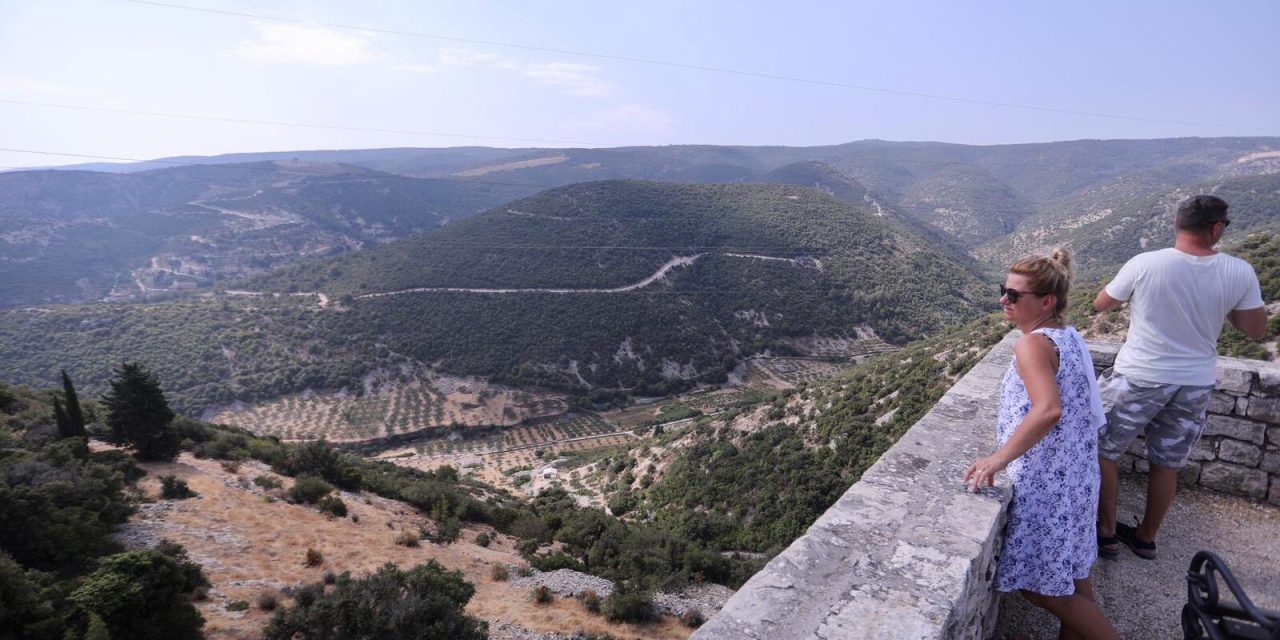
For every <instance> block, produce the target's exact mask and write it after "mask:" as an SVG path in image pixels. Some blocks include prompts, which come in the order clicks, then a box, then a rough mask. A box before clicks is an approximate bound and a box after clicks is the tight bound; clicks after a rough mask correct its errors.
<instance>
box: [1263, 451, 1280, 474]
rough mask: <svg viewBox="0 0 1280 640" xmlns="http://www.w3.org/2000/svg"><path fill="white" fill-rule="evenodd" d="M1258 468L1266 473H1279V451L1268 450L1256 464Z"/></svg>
mask: <svg viewBox="0 0 1280 640" xmlns="http://www.w3.org/2000/svg"><path fill="white" fill-rule="evenodd" d="M1258 468H1259V469H1262V470H1263V471H1266V472H1267V473H1274V474H1277V475H1280V451H1268V452H1267V453H1266V455H1264V456H1262V463H1261V464H1259V465H1258Z"/></svg>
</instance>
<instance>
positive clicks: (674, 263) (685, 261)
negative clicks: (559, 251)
mask: <svg viewBox="0 0 1280 640" xmlns="http://www.w3.org/2000/svg"><path fill="white" fill-rule="evenodd" d="M710 253H714V252H710ZM710 253H696V254H694V255H691V256H676V257H674V258H672V259H670V260H668V261H666V262H665V263H664V264H663V265H662V266H661V267H658V270H657V271H655V272H654V273H653V274H652V275H650V276H649V277H647V278H645V279H644V280H641V281H639V282H636V283H634V284H629V285H626V286H623V287H615V288H612V289H550V288H532V289H472V288H466V287H415V288H413V289H401V290H399V291H384V292H382V293H366V294H364V295H361V296H356V298H357V299H363V298H383V297H387V296H398V295H404V294H406V293H439V292H453V293H626V292H628V291H635V290H636V289H641V288H643V287H647V286H649V285H651V284H653V283H654V282H657V281H658V280H661V279H662V278H663V277H665V276H666V275H667V273H668V272H669V271H671V270H672V269H675V268H677V267H687V266H689V265H691V264H693V263H694V262H697V260H698V259H699V258H701V257H703V256H705V255H710ZM719 255H723V256H728V257H732V258H749V259H753V260H778V261H782V262H790V263H792V264H795V265H800V266H805V265H806V264H812V263H814V261H806V260H802V259H799V258H778V257H776V256H764V255H754V254H748V253H719ZM819 268H820V267H819Z"/></svg>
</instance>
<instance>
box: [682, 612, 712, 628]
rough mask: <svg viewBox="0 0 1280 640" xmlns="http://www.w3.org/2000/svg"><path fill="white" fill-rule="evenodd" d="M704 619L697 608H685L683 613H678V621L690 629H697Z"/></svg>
mask: <svg viewBox="0 0 1280 640" xmlns="http://www.w3.org/2000/svg"><path fill="white" fill-rule="evenodd" d="M706 621H707V619H706V618H704V617H703V616H702V612H701V611H698V610H697V609H685V610H684V613H682V614H680V622H682V623H684V626H686V627H689V628H690V629H697V628H698V627H701V626H702V623H704V622H706Z"/></svg>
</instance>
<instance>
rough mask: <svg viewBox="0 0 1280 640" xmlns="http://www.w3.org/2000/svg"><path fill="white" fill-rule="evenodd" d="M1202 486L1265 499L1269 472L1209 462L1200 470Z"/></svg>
mask: <svg viewBox="0 0 1280 640" xmlns="http://www.w3.org/2000/svg"><path fill="white" fill-rule="evenodd" d="M1200 484H1202V485H1204V486H1206V487H1208V488H1210V489H1213V490H1215V491H1221V492H1223V493H1230V494H1234V495H1238V496H1245V497H1249V498H1264V497H1266V495H1267V472H1265V471H1262V470H1260V469H1250V468H1248V467H1242V466H1240V465H1235V464H1230V463H1226V462H1207V463H1205V465H1204V467H1203V468H1202V469H1201V470H1200Z"/></svg>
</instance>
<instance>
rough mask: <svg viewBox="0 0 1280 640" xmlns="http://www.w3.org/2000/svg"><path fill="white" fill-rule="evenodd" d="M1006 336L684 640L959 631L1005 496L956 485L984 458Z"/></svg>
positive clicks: (1008, 353) (1009, 346) (983, 583)
mask: <svg viewBox="0 0 1280 640" xmlns="http://www.w3.org/2000/svg"><path fill="white" fill-rule="evenodd" d="M1017 337H1018V335H1017V333H1016V332H1014V333H1011V334H1010V335H1008V336H1006V337H1005V339H1004V340H1002V341H1001V342H1000V343H999V344H998V345H996V346H995V347H994V348H993V349H992V350H991V352H990V353H989V354H988V355H987V356H986V357H985V358H983V360H982V361H981V362H979V363H978V364H977V365H975V366H974V367H973V369H971V370H970V371H969V373H968V374H966V375H965V376H964V377H963V378H961V379H960V381H959V382H957V383H956V384H955V386H953V387H952V388H951V390H950V391H948V392H947V394H946V395H944V396H943V397H942V399H941V400H939V401H938V403H937V404H936V405H934V407H933V408H932V409H930V410H929V412H928V413H927V414H925V416H924V417H922V418H921V419H920V420H919V421H918V422H916V424H915V425H914V426H912V427H911V429H910V430H908V431H907V433H905V434H904V435H903V436H902V437H901V438H900V439H899V440H898V442H897V443H895V444H894V445H893V446H892V447H890V449H889V450H888V451H887V452H885V454H884V455H882V456H881V457H880V459H879V460H877V461H876V463H875V464H873V465H872V466H871V468H869V469H868V470H867V471H866V473H864V474H863V476H862V478H861V480H859V481H858V482H857V483H855V484H854V485H853V486H852V487H850V488H849V490H848V491H847V492H846V493H845V494H844V495H843V496H842V497H841V498H840V499H839V500H838V501H837V502H836V504H835V505H833V506H832V507H831V508H830V509H828V510H827V512H826V513H824V514H823V515H822V516H821V517H820V518H819V519H818V521H817V522H815V523H814V524H813V526H811V527H810V528H809V530H808V532H806V533H805V535H803V536H801V537H800V538H797V539H796V540H795V541H794V542H793V543H792V544H791V546H790V547H788V548H787V549H786V550H784V551H783V552H782V553H781V554H779V555H778V556H777V557H775V558H774V559H773V560H772V561H770V562H769V564H768V565H766V566H765V568H764V569H762V570H761V571H760V572H759V573H757V574H756V575H755V576H753V577H752V578H751V579H750V580H748V581H747V583H746V584H745V585H743V586H742V588H741V589H739V590H738V592H737V593H736V594H734V596H733V597H732V598H731V599H730V600H729V602H728V603H726V605H725V607H724V608H723V609H722V610H721V611H720V613H719V614H718V615H716V616H715V617H714V618H712V619H711V620H710V621H708V622H707V623H706V624H704V625H703V626H702V628H700V629H699V630H698V631H697V632H696V633H694V635H693V638H698V639H705V640H710V639H713V638H714V639H721V638H769V639H771V640H774V639H777V640H786V639H790V638H843V637H859V638H861V637H867V638H871V637H874V638H942V637H952V636H953V635H954V634H953V632H954V631H955V630H956V628H957V625H960V624H962V623H963V621H962V620H958V619H957V617H956V605H957V603H959V602H963V601H965V600H967V599H969V598H970V593H969V592H971V591H973V590H974V589H975V588H976V589H980V590H982V591H986V590H988V587H987V584H988V580H989V576H987V575H986V571H987V568H986V566H984V561H983V558H982V556H983V554H984V549H986V550H989V549H991V548H992V546H993V541H994V540H995V537H996V536H997V535H998V534H999V525H1000V524H1001V523H1002V513H1003V510H1004V507H1005V505H1006V503H1007V501H1008V496H1009V491H1008V486H1007V480H1005V479H1004V478H1003V477H1001V480H1000V482H999V483H998V484H997V486H996V487H995V488H993V489H987V490H983V491H981V492H979V493H970V492H968V491H965V489H964V487H963V486H962V484H961V482H960V476H961V474H962V473H963V472H964V470H965V468H967V467H968V465H969V463H971V462H972V461H973V460H976V459H977V458H979V457H981V456H983V455H987V454H989V453H990V452H991V448H992V444H993V438H994V427H993V425H994V424H995V420H996V413H997V411H998V407H997V403H996V402H994V400H995V399H996V398H997V397H998V395H999V394H998V388H999V384H1000V380H1001V378H1002V377H1003V375H1004V371H1005V368H1006V367H1007V366H1008V363H1009V360H1010V358H1011V357H1012V354H1013V342H1014V341H1015V340H1016V339H1017ZM986 560H987V561H988V563H989V558H987V559H986Z"/></svg>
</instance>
